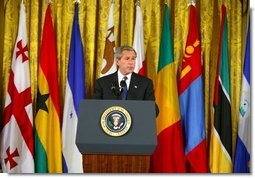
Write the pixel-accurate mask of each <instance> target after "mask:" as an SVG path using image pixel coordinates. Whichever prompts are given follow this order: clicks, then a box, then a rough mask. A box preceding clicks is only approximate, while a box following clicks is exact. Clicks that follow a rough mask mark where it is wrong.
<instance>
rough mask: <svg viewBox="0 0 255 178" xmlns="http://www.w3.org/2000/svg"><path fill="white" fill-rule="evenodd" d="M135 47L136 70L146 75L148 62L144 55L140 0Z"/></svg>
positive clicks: (137, 9)
mask: <svg viewBox="0 0 255 178" xmlns="http://www.w3.org/2000/svg"><path fill="white" fill-rule="evenodd" d="M133 48H134V50H135V51H136V54H137V57H136V64H135V70H134V72H136V73H138V74H140V75H143V76H146V62H145V56H144V40H143V14H142V10H141V7H140V3H139V2H137V3H136V19H135V32H134V42H133Z"/></svg>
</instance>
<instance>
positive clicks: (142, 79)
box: [132, 72, 152, 82]
mask: <svg viewBox="0 0 255 178" xmlns="http://www.w3.org/2000/svg"><path fill="white" fill-rule="evenodd" d="M132 76H133V77H134V79H137V80H140V81H147V82H152V80H151V79H150V78H148V77H145V76H142V75H139V74H137V73H135V72H133V73H132Z"/></svg>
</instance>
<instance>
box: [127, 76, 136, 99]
mask: <svg viewBox="0 0 255 178" xmlns="http://www.w3.org/2000/svg"><path fill="white" fill-rule="evenodd" d="M138 83H139V81H138V79H137V76H136V74H135V73H133V74H132V75H131V80H130V85H129V89H128V94H127V99H129V100H132V99H136V94H137V89H138V86H139V85H138Z"/></svg>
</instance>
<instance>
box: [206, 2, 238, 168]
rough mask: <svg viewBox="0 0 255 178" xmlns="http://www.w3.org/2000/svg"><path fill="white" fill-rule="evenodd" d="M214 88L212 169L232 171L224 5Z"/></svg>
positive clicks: (211, 141)
mask: <svg viewBox="0 0 255 178" xmlns="http://www.w3.org/2000/svg"><path fill="white" fill-rule="evenodd" d="M216 72H217V73H216V79H215V88H214V100H213V106H214V122H213V127H212V131H211V140H210V151H209V152H210V157H209V158H210V161H209V164H210V165H209V166H210V171H211V172H212V173H231V172H232V169H233V165H232V159H231V155H232V124H231V105H230V76H229V56H228V26H227V16H226V7H225V6H224V5H222V22H221V33H220V45H219V53H218V63H217V71H216Z"/></svg>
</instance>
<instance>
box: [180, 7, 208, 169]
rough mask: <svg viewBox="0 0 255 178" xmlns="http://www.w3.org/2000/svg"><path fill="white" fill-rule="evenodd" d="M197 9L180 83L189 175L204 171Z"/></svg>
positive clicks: (203, 123) (203, 132)
mask: <svg viewBox="0 0 255 178" xmlns="http://www.w3.org/2000/svg"><path fill="white" fill-rule="evenodd" d="M198 32H199V31H198V23H197V16H196V8H195V7H194V6H193V5H191V6H190V20H189V33H188V38H187V42H186V49H185V54H184V59H183V61H182V68H181V76H180V81H179V100H180V110H181V118H182V126H183V128H184V134H185V155H186V161H187V162H186V166H187V171H188V172H207V170H208V166H207V156H206V140H205V116H204V91H203V75H202V65H201V45H200V39H199V33H198Z"/></svg>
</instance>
